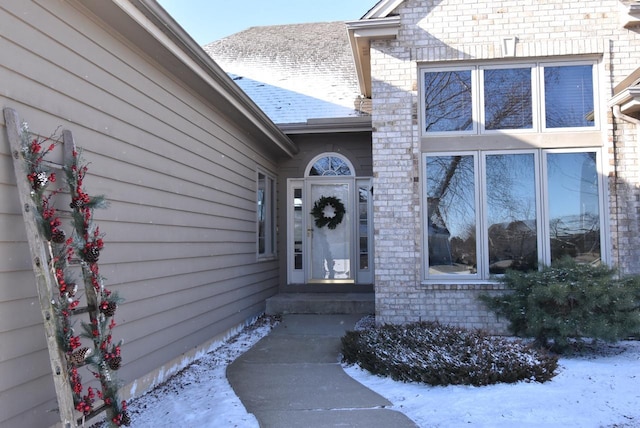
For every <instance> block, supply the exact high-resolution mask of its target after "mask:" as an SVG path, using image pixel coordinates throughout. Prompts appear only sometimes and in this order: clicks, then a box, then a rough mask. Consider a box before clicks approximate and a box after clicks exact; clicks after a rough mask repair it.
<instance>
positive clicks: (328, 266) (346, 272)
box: [307, 178, 354, 283]
mask: <svg viewBox="0 0 640 428" xmlns="http://www.w3.org/2000/svg"><path fill="white" fill-rule="evenodd" d="M307 189H308V190H307V195H308V199H307V206H308V207H311V208H313V207H314V205H315V204H318V207H321V208H323V210H322V211H323V212H322V213H321V214H320V217H322V219H324V221H325V222H327V221H329V223H327V224H325V225H323V224H322V223H320V224H318V222H317V221H316V217H314V216H313V215H312V214H311V213H309V218H308V221H307V237H308V239H307V248H308V254H309V257H308V263H309V265H308V269H307V282H309V283H314V282H332V283H341V282H346V283H348V282H354V272H353V259H354V252H353V238H352V234H353V223H352V218H353V203H352V200H353V179H351V180H348V181H345V180H344V179H330V180H327V179H326V178H321V179H318V180H313V181H312V179H309V180H308V181H307ZM324 198H335V199H333V201H336V203H334V204H333V205H332V204H331V203H323V204H322V203H321V202H323V201H325V200H326V199H324ZM334 205H336V206H334ZM309 211H310V210H309ZM339 211H340V212H342V211H343V212H344V214H343V215H342V219H341V220H340V221H339V222H337V221H336V220H337V219H339V214H340V212H339ZM320 220H321V219H320ZM332 221H333V222H332ZM333 223H337V224H333Z"/></svg>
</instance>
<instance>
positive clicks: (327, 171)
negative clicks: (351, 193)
mask: <svg viewBox="0 0 640 428" xmlns="http://www.w3.org/2000/svg"><path fill="white" fill-rule="evenodd" d="M309 175H312V176H326V175H351V169H350V168H349V165H347V164H346V163H345V162H344V161H343V160H342V159H340V158H337V157H335V156H326V157H323V158H321V159H318V160H317V161H316V162H315V163H314V164H313V166H312V167H311V171H310V172H309Z"/></svg>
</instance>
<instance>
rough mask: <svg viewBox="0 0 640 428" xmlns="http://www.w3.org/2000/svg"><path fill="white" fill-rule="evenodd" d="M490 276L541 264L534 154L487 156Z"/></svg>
mask: <svg viewBox="0 0 640 428" xmlns="http://www.w3.org/2000/svg"><path fill="white" fill-rule="evenodd" d="M486 180H487V181H486V188H487V195H486V198H487V201H486V205H487V236H488V244H489V256H488V257H489V273H491V274H500V273H504V272H505V270H506V269H516V270H523V271H527V270H531V269H535V268H536V266H537V262H538V243H537V239H538V237H537V228H538V227H537V221H536V187H535V159H534V155H533V153H524V154H499V155H487V157H486Z"/></svg>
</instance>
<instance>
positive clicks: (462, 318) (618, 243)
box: [371, 0, 640, 331]
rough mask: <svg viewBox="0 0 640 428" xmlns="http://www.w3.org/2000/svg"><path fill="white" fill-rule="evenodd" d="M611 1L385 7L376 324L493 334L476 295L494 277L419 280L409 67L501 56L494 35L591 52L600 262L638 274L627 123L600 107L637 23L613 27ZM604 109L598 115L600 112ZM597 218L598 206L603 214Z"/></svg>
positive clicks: (377, 148)
mask: <svg viewBox="0 0 640 428" xmlns="http://www.w3.org/2000/svg"><path fill="white" fill-rule="evenodd" d="M619 6H620V2H619V1H618V0H583V1H579V2H573V1H567V0H536V1H531V0H511V1H496V0H479V1H469V0H423V1H418V0H407V1H405V2H404V3H402V5H401V6H400V7H399V8H398V9H397V12H399V14H400V18H401V27H400V30H399V35H398V37H397V39H396V40H391V41H375V42H373V43H372V49H371V68H372V92H373V96H372V98H373V102H372V107H373V115H372V119H373V169H374V188H375V192H374V224H375V255H376V256H375V257H376V260H375V261H376V278H375V286H376V312H377V314H376V315H377V317H378V321H380V322H394V323H402V322H407V321H412V320H419V319H422V320H426V319H432V320H436V319H437V320H439V321H441V322H447V323H452V324H458V325H463V326H469V327H483V328H491V329H493V330H496V331H502V330H503V328H504V323H503V322H501V321H500V320H496V319H495V316H493V315H492V314H490V313H488V312H487V311H486V310H485V309H484V308H483V306H482V305H481V304H480V303H479V302H478V301H477V294H478V293H479V292H482V290H484V291H488V292H495V288H496V287H499V286H498V285H496V284H484V285H478V284H475V285H474V284H444V285H443V284H429V283H426V282H424V281H422V279H423V273H422V260H423V255H422V228H421V205H420V203H421V202H420V194H421V191H422V190H421V189H422V187H421V184H420V161H421V140H420V133H419V129H418V119H417V117H418V112H417V105H418V91H417V88H418V83H417V74H418V71H417V65H418V64H420V63H428V62H433V61H440V62H450V63H453V62H454V61H460V60H474V59H484V60H491V59H499V58H503V57H504V56H505V55H504V52H503V51H504V47H503V39H504V38H507V37H516V38H517V43H516V45H515V57H514V58H512V59H514V60H517V59H519V58H526V57H534V58H539V57H543V58H544V57H549V56H554V57H558V58H562V57H563V56H574V55H584V54H589V55H598V56H599V57H601V58H602V65H601V67H600V82H599V85H600V93H599V94H598V96H599V99H598V100H597V102H598V104H599V106H600V108H601V109H602V112H603V116H604V117H603V122H604V123H602V126H601V127H602V136H603V137H602V140H603V145H604V146H606V148H607V150H604V152H603V153H604V156H608V159H607V163H608V164H609V165H610V171H607V173H608V174H609V175H610V181H609V193H610V194H609V199H610V204H611V207H610V212H609V214H610V216H609V217H610V220H609V229H610V231H611V233H610V237H611V242H609V243H605V245H607V247H608V248H610V249H611V261H612V263H613V264H615V265H618V266H620V267H621V268H622V270H623V271H624V272H639V271H640V261H639V260H640V233H638V232H639V231H638V224H639V220H640V161H639V158H640V153H638V151H639V148H638V136H637V135H638V132H637V129H636V127H635V125H630V124H628V123H625V122H622V121H620V120H616V119H614V118H613V116H612V115H611V113H610V109H608V108H607V107H606V103H607V101H608V99H609V98H611V96H612V88H613V86H614V85H616V84H617V83H619V82H620V81H621V80H622V79H624V78H625V77H626V76H627V75H628V74H629V73H631V72H632V71H633V70H634V69H635V68H637V67H638V66H640V61H638V55H639V54H638V52H640V37H639V32H638V30H637V29H633V28H632V29H625V28H623V26H622V24H621V23H620V14H619ZM606 112H609V114H604V113H606ZM605 214H607V213H605Z"/></svg>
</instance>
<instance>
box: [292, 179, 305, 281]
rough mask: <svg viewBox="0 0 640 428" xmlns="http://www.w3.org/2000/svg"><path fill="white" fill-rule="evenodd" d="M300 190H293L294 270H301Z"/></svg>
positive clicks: (302, 231)
mask: <svg viewBox="0 0 640 428" xmlns="http://www.w3.org/2000/svg"><path fill="white" fill-rule="evenodd" d="M302 215H303V214H302V189H301V188H295V189H293V264H294V269H297V270H300V269H302V255H303V248H302V247H303V246H302V238H303V236H304V230H303V228H302Z"/></svg>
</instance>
